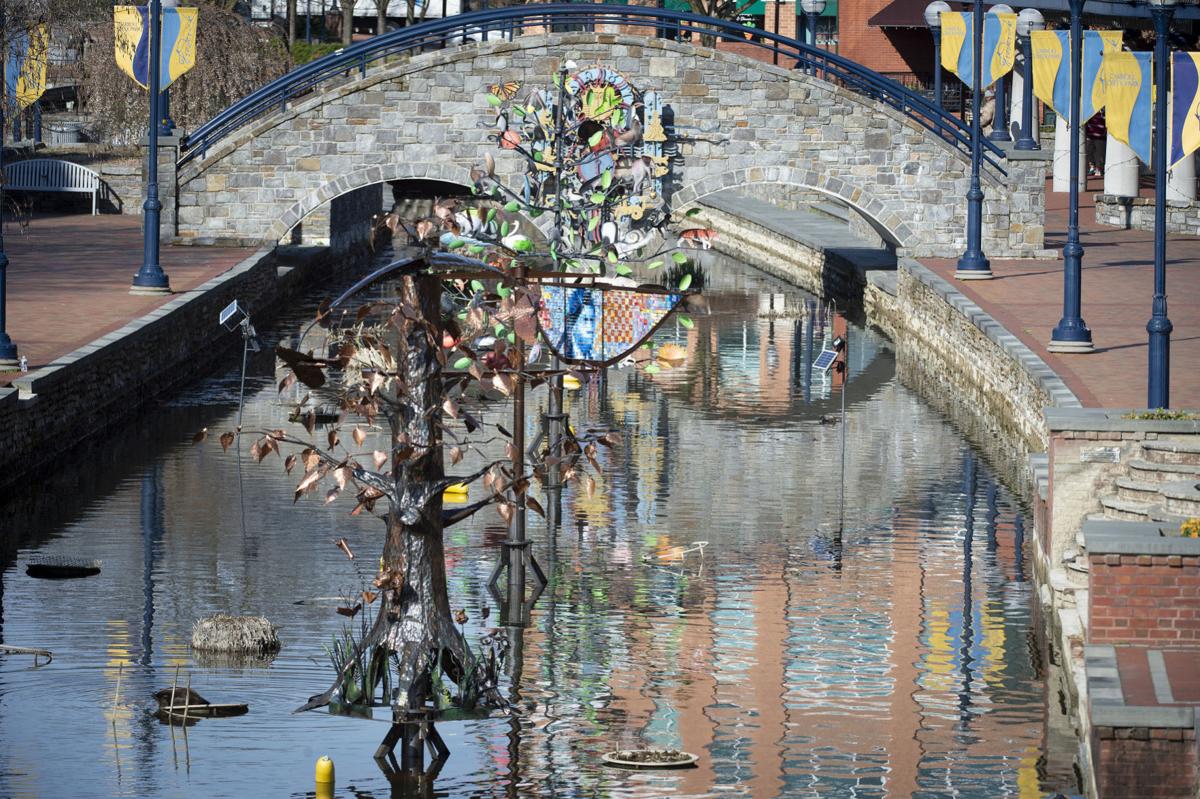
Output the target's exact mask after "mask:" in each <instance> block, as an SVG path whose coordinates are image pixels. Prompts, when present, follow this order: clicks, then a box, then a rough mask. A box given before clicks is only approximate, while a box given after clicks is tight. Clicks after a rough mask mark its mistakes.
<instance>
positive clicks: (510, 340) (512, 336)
mask: <svg viewBox="0 0 1200 799" xmlns="http://www.w3.org/2000/svg"><path fill="white" fill-rule="evenodd" d="M505 338H506V339H508V343H509V344H516V343H517V334H516V333H509V334H508V335H507V336H505Z"/></svg>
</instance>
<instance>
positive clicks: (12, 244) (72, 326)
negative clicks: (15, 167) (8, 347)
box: [0, 214, 254, 385]
mask: <svg viewBox="0 0 1200 799" xmlns="http://www.w3.org/2000/svg"><path fill="white" fill-rule="evenodd" d="M4 250H5V252H6V253H7V255H8V259H9V264H8V283H7V291H8V318H7V324H6V328H7V331H8V334H9V336H10V337H11V338H12V340H13V342H14V343H15V344H16V345H17V351H18V354H20V355H24V356H25V357H26V358H28V359H29V368H30V369H31V370H32V369H36V368H38V367H40V366H44V365H46V364H48V363H50V362H52V361H53V360H54V359H55V358H57V357H60V356H62V355H66V354H67V353H69V352H71V351H73V350H75V349H77V348H79V347H81V346H83V345H84V344H87V343H88V342H90V341H93V340H94V339H96V338H99V337H100V336H102V335H104V334H106V333H110V332H112V331H113V330H116V329H118V328H120V327H122V326H123V325H125V324H126V323H128V322H130V321H131V320H133V319H136V318H137V317H139V316H142V315H143V314H146V313H149V312H150V311H152V310H154V309H155V308H157V307H158V306H160V305H162V304H164V303H165V302H167V301H168V300H169V299H170V296H171V295H165V296H162V297H135V296H133V295H131V294H129V284H130V283H131V282H132V280H133V276H134V274H135V273H136V272H137V271H138V269H139V268H140V267H141V265H142V218H141V217H140V216H132V215H115V214H101V215H99V216H83V215H71V216H41V217H35V218H34V219H33V220H32V221H31V222H30V223H29V224H28V225H27V226H22V225H20V224H18V223H16V222H12V221H10V222H8V223H7V224H5V226H4ZM253 252H254V250H253V249H242V248H233V247H168V246H163V247H162V249H161V254H160V256H159V261H160V263H161V265H162V267H163V271H165V272H166V273H167V275H168V277H169V278H170V280H171V288H172V289H173V290H174V291H175V292H176V294H178V293H180V292H186V291H188V290H190V289H192V288H194V287H196V286H198V285H200V284H201V283H203V282H205V281H206V280H209V279H210V278H212V277H214V276H216V275H219V274H220V273H221V272H224V271H225V270H226V269H229V268H230V267H232V266H234V265H235V264H237V263H239V262H240V261H242V260H243V259H245V258H246V257H248V256H249V255H251V254H252V253H253ZM18 375H19V373H18V372H0V385H5V384H7V383H9V382H10V381H11V380H13V379H14V378H16V377H17V376H18Z"/></svg>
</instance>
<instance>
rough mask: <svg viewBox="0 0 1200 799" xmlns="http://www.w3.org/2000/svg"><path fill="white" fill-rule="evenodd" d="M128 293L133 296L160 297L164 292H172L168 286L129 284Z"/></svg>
mask: <svg viewBox="0 0 1200 799" xmlns="http://www.w3.org/2000/svg"><path fill="white" fill-rule="evenodd" d="M129 293H130V294H132V295H134V296H135V297H161V296H162V295H164V294H174V293H175V292H173V291H171V287H170V286H161V287H160V286H130V287H129Z"/></svg>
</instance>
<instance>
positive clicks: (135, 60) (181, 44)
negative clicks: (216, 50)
mask: <svg viewBox="0 0 1200 799" xmlns="http://www.w3.org/2000/svg"><path fill="white" fill-rule="evenodd" d="M198 15H199V12H198V11H197V10H196V9H194V8H164V9H163V10H162V47H161V48H160V53H159V71H158V75H159V87H160V88H162V89H165V88H167V87H168V86H170V85H171V84H172V83H174V82H175V81H176V80H177V79H178V78H179V77H180V76H182V75H183V74H184V73H185V72H187V71H188V70H189V69H191V68H192V67H194V66H195V65H196V22H197V19H198ZM113 25H114V33H115V39H116V59H117V66H118V67H120V68H121V71H122V72H124V73H125V74H126V75H128V76H129V77H131V78H133V79H134V81H135V82H136V83H137V84H138V85H139V86H141V87H142V88H143V89H146V88H149V86H150V70H149V66H150V9H149V8H147V7H146V6H116V7H115V8H113Z"/></svg>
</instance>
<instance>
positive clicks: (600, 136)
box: [588, 130, 604, 147]
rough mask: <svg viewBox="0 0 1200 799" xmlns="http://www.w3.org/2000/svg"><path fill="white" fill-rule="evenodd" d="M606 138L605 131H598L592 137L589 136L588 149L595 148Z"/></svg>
mask: <svg viewBox="0 0 1200 799" xmlns="http://www.w3.org/2000/svg"><path fill="white" fill-rule="evenodd" d="M603 138H604V131H602V130H598V131H596V132H595V133H593V134H592V135H591V136H588V147H595V146H596V145H597V144H599V143H600V140H601V139H603Z"/></svg>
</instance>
